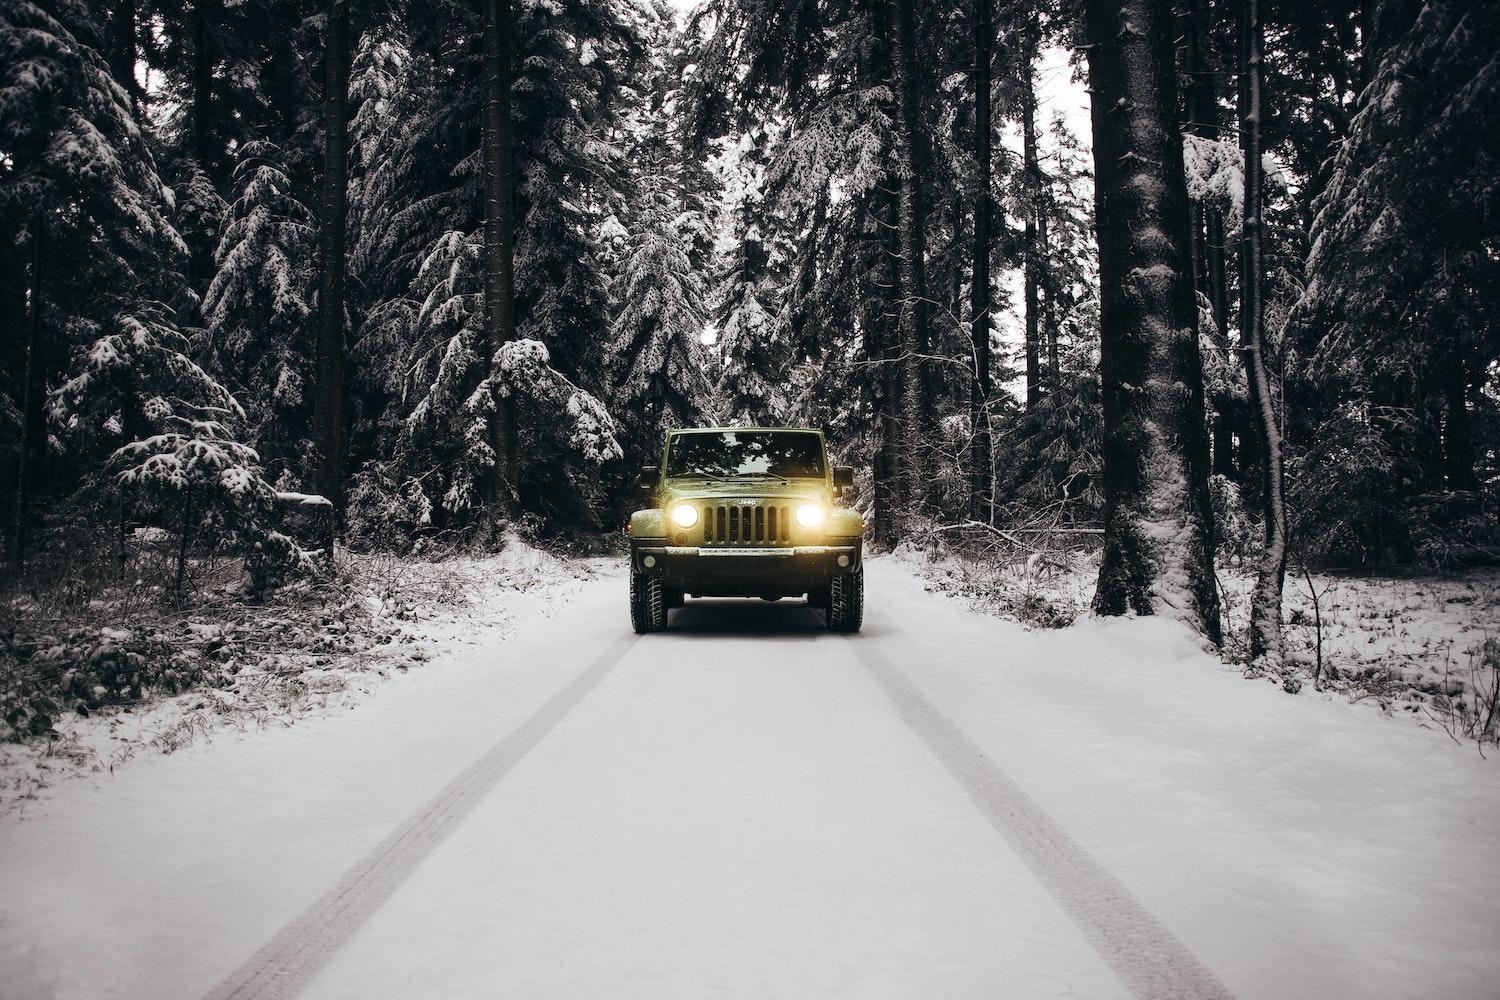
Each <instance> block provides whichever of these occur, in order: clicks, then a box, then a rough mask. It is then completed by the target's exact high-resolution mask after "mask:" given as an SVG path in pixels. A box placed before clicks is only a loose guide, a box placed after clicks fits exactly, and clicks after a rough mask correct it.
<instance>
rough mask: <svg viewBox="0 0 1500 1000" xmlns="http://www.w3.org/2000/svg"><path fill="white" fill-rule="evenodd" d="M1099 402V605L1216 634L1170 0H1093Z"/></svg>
mask: <svg viewBox="0 0 1500 1000" xmlns="http://www.w3.org/2000/svg"><path fill="white" fill-rule="evenodd" d="M1086 23H1087V37H1088V44H1089V49H1088V66H1089V83H1090V90H1091V92H1092V104H1093V112H1092V115H1093V127H1094V166H1095V177H1096V187H1095V197H1096V202H1097V218H1098V223H1097V225H1098V236H1099V272H1100V274H1099V277H1100V296H1101V309H1100V376H1101V382H1102V390H1103V399H1104V427H1105V435H1104V447H1103V452H1104V455H1103V457H1104V473H1103V488H1104V498H1105V511H1104V552H1103V556H1102V561H1101V564H1100V567H1099V585H1098V589H1097V591H1096V592H1095V595H1094V607H1095V609H1096V610H1097V611H1098V612H1099V613H1100V614H1105V615H1119V614H1125V613H1127V612H1130V611H1134V612H1136V613H1137V614H1153V613H1156V612H1158V611H1166V612H1167V613H1170V614H1173V615H1174V616H1176V617H1179V618H1182V619H1184V620H1185V621H1187V622H1188V623H1190V624H1191V625H1192V626H1193V627H1195V628H1197V629H1198V630H1200V631H1201V632H1202V633H1203V634H1204V635H1206V636H1208V637H1209V638H1210V639H1211V640H1212V641H1214V642H1218V641H1220V630H1219V601H1218V594H1217V592H1216V590H1215V586H1214V573H1213V551H1212V545H1211V538H1212V514H1211V513H1210V508H1209V503H1208V435H1207V432H1206V429H1205V426H1204V420H1203V367H1202V358H1201V357H1200V355H1199V351H1198V337H1197V322H1196V309H1195V308H1194V303H1193V286H1192V280H1191V277H1190V275H1189V274H1188V273H1187V268H1188V266H1189V263H1190V251H1189V244H1188V241H1189V239H1190V234H1189V232H1188V198H1187V186H1186V184H1185V183H1184V180H1183V172H1182V144H1181V139H1180V134H1179V131H1178V127H1177V86H1176V79H1175V75H1174V72H1175V71H1174V65H1173V53H1172V39H1173V27H1174V24H1173V17H1172V9H1171V5H1170V4H1169V3H1168V2H1167V0H1088V2H1087V4H1086Z"/></svg>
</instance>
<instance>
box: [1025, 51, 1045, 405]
mask: <svg viewBox="0 0 1500 1000" xmlns="http://www.w3.org/2000/svg"><path fill="white" fill-rule="evenodd" d="M1036 30H1037V28H1036V25H1035V24H1034V23H1032V24H1028V25H1027V27H1026V29H1025V32H1024V36H1023V39H1022V42H1021V66H1020V69H1021V79H1020V84H1021V87H1020V97H1021V171H1022V173H1021V178H1022V182H1023V184H1022V186H1023V188H1024V189H1025V191H1026V232H1025V236H1024V243H1025V248H1024V254H1025V257H1024V262H1023V264H1022V285H1023V289H1024V296H1025V302H1026V408H1027V409H1028V410H1029V409H1031V408H1032V407H1033V406H1035V405H1036V404H1037V402H1038V401H1039V400H1040V399H1041V398H1042V331H1041V319H1042V308H1041V287H1042V262H1041V253H1040V248H1039V246H1038V233H1037V216H1038V215H1039V214H1040V211H1041V199H1042V184H1041V177H1042V171H1041V165H1040V163H1039V161H1038V159H1037V134H1036V84H1035V80H1034V77H1033V74H1034V73H1035V71H1036V49H1037V38H1036Z"/></svg>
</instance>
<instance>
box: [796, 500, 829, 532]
mask: <svg viewBox="0 0 1500 1000" xmlns="http://www.w3.org/2000/svg"><path fill="white" fill-rule="evenodd" d="M827 518H828V512H827V511H825V510H824V509H823V505H822V504H818V503H805V504H803V505H802V506H801V507H798V508H797V523H798V524H800V525H802V527H804V528H821V527H823V522H824V521H825V520H826V519H827Z"/></svg>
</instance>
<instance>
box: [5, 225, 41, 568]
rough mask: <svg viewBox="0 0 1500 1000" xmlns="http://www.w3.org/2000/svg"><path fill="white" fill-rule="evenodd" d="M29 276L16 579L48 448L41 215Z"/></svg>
mask: <svg viewBox="0 0 1500 1000" xmlns="http://www.w3.org/2000/svg"><path fill="white" fill-rule="evenodd" d="M29 270H30V274H29V275H28V286H29V287H28V290H27V291H28V294H27V300H28V307H27V317H26V359H25V364H24V367H23V369H22V374H21V442H20V448H19V450H18V455H17V459H16V508H15V523H14V524H13V525H12V529H13V530H12V532H11V550H10V554H11V562H12V563H14V564H15V570H16V576H17V578H19V576H20V573H21V570H22V569H24V568H25V566H26V544H27V533H26V529H27V527H28V526H29V523H30V506H31V491H32V489H33V486H32V480H33V479H35V478H36V466H37V463H38V462H39V461H40V460H41V458H42V456H43V455H44V454H45V451H46V447H47V436H46V412H45V410H44V408H43V400H44V399H45V397H46V394H47V392H46V390H47V383H46V377H45V376H44V375H43V368H44V365H43V364H42V227H41V215H40V214H38V215H37V216H36V217H35V218H33V220H32V225H31V266H30V268H29Z"/></svg>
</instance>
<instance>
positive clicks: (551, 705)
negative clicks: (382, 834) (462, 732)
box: [207, 635, 636, 1000]
mask: <svg viewBox="0 0 1500 1000" xmlns="http://www.w3.org/2000/svg"><path fill="white" fill-rule="evenodd" d="M635 639H636V637H635V636H633V635H627V636H624V637H622V638H621V639H619V640H617V641H616V642H614V643H613V644H612V645H611V646H610V647H609V648H608V649H606V650H605V651H604V652H603V653H601V654H600V655H599V656H598V657H597V658H595V659H594V661H593V662H592V663H590V664H589V666H588V667H587V668H585V669H584V671H583V672H582V673H581V674H579V675H578V677H576V678H575V679H574V680H573V681H572V682H570V683H569V684H568V686H567V687H565V688H563V689H562V690H561V691H559V692H557V694H555V695H553V696H552V697H551V698H549V699H548V700H547V702H546V703H545V704H543V705H542V706H541V707H540V708H538V709H537V710H536V712H534V713H533V714H532V715H531V717H530V718H528V719H527V720H526V721H525V722H523V723H521V725H519V726H518V727H516V728H515V729H514V730H512V731H511V733H510V735H508V736H506V737H505V738H504V739H502V740H501V741H500V742H499V743H496V744H495V745H494V746H493V747H492V748H490V750H488V751H487V752H486V753H485V754H484V755H483V756H481V757H480V758H479V759H478V760H476V761H475V762H474V763H473V764H471V765H469V767H468V768H467V769H466V770H465V771H464V772H463V773H462V774H460V775H459V776H458V777H457V778H454V779H453V780H452V781H451V782H449V783H448V785H447V786H446V787H444V788H443V789H442V790H441V791H440V792H438V793H437V794H436V795H434V796H433V797H432V798H431V799H428V800H427V802H426V803H425V804H423V805H422V806H421V808H419V809H418V810H417V811H416V812H415V813H413V814H412V815H411V816H410V817H409V818H408V819H407V820H406V822H404V823H402V824H401V825H400V826H399V827H397V828H396V829H395V830H394V831H392V833H391V834H390V835H389V836H388V837H386V838H385V840H383V841H381V842H380V843H379V844H377V845H376V846H375V848H374V849H372V850H371V851H370V852H369V853H368V854H366V855H365V856H364V857H363V858H361V859H360V860H359V862H358V863H356V864H355V865H354V867H352V868H350V869H349V871H348V872H346V873H345V875H344V877H343V878H341V879H339V881H338V883H337V884H336V885H334V887H333V888H332V889H329V890H328V892H326V893H324V894H323V896H322V897H321V898H320V899H319V900H318V901H317V902H315V903H313V904H312V905H311V906H309V907H308V908H307V909H306V910H304V911H303V912H302V914H301V915H300V916H298V917H296V918H295V919H293V920H292V921H291V922H290V923H288V924H287V925H286V926H285V927H283V928H282V929H281V931H280V933H278V934H277V935H276V936H275V937H274V938H272V939H271V940H270V941H269V942H268V943H267V944H266V945H265V946H264V947H262V948H261V949H260V950H259V951H257V952H256V953H255V954H254V955H253V956H251V957H250V959H249V960H248V961H246V962H245V963H244V964H243V965H241V966H240V967H239V968H238V969H236V970H234V972H232V973H230V975H229V976H228V978H226V979H225V980H224V981H223V982H221V983H220V984H219V985H218V987H216V988H215V989H214V990H213V991H211V992H210V993H209V994H208V995H207V996H208V1000H291V998H292V997H295V996H297V995H298V994H299V993H301V992H302V990H303V988H304V987H306V986H307V984H308V983H309V982H310V981H311V980H312V978H313V976H315V975H316V974H317V973H318V971H319V970H320V969H322V968H323V966H325V965H327V964H328V962H329V961H330V960H331V959H332V958H333V956H334V955H335V954H336V953H337V952H338V950H339V949H340V948H342V947H343V946H344V945H345V944H346V943H348V941H349V939H350V938H352V937H353V936H354V934H355V932H356V931H358V930H359V928H360V927H361V926H362V925H363V924H364V922H365V921H366V920H368V919H369V918H370V916H371V915H373V914H374V912H375V911H376V910H377V909H379V908H380V906H381V904H382V903H384V902H385V901H386V900H387V899H389V898H390V896H391V894H392V893H394V892H395V891H396V889H397V888H399V887H400V885H401V884H402V883H403V882H405V881H406V879H407V878H408V877H409V876H410V875H411V873H412V872H413V871H415V870H416V868H417V866H418V865H420V864H421V863H422V862H423V861H424V860H425V859H426V858H427V856H428V855H430V854H431V853H432V852H433V850H434V849H435V848H436V847H437V846H438V844H440V843H441V842H442V841H443V839H444V838H445V837H447V836H448V834H450V833H452V832H453V830H454V829H455V828H456V827H457V826H458V825H459V823H461V822H463V820H464V818H465V817H466V816H468V814H469V813H470V812H471V811H472V810H473V808H474V807H475V806H476V805H477V804H478V803H479V800H480V799H482V798H484V796H485V795H486V794H487V793H488V792H490V791H491V790H492V789H493V788H494V787H495V786H496V785H497V784H499V783H500V781H501V780H502V779H503V778H504V777H505V776H506V775H507V774H509V773H510V771H511V769H512V768H514V767H515V766H516V765H517V764H518V763H520V762H521V760H522V759H523V758H524V757H525V756H526V755H527V754H528V753H530V752H531V751H532V749H534V748H535V747H536V745H537V744H538V743H540V742H541V741H542V740H543V739H545V738H546V736H547V734H548V733H550V732H552V730H553V729H555V728H557V725H558V723H560V722H562V720H563V719H564V718H565V717H566V716H567V715H568V713H569V712H571V711H572V710H573V709H574V708H576V707H578V704H579V703H580V702H581V701H583V699H584V698H585V697H587V696H588V694H589V692H590V691H592V690H594V688H596V687H598V686H599V683H600V682H601V681H602V680H604V678H605V677H606V676H607V675H608V674H609V672H610V670H611V669H613V667H614V666H615V664H616V663H618V662H619V661H620V658H621V657H623V656H624V655H625V653H626V651H627V650H629V649H630V647H631V645H632V644H634V642H635Z"/></svg>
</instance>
